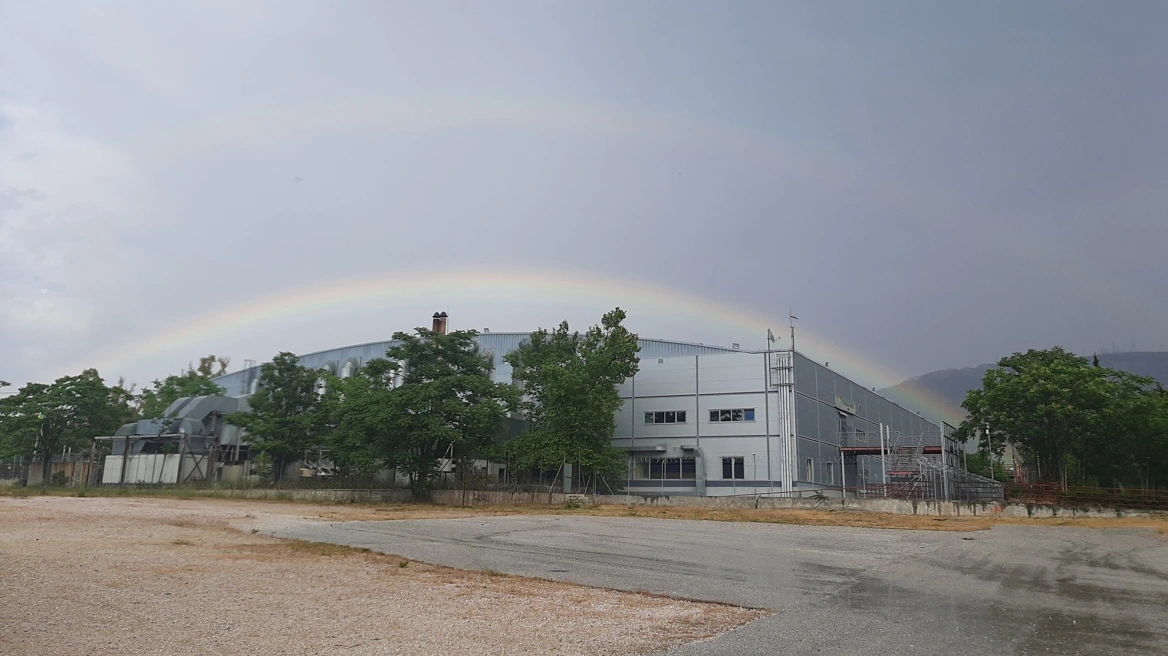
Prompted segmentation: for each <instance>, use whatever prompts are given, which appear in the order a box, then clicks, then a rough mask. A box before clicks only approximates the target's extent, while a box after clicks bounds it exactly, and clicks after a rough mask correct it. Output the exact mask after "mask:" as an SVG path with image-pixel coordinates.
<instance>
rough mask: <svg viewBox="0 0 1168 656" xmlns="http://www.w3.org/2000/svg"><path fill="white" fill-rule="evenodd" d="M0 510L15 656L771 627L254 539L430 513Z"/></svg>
mask: <svg viewBox="0 0 1168 656" xmlns="http://www.w3.org/2000/svg"><path fill="white" fill-rule="evenodd" d="M0 510H3V511H4V522H3V529H2V530H0V653H2V654H13V655H23V654H46V655H55V654H61V655H65V654H163V653H165V654H181V655H185V654H258V655H265V654H320V653H333V652H339V651H342V650H344V651H345V653H352V654H411V655H419V654H449V653H474V654H579V653H589V654H635V653H646V652H652V651H659V650H663V649H666V648H668V647H670V646H674V645H678V644H682V643H685V642H689V641H692V640H697V639H701V638H705V637H709V636H712V635H715V634H718V633H721V632H723V631H726V630H728V629H730V628H733V627H735V626H739V625H741V624H743V623H745V622H748V621H750V620H752V619H755V618H757V617H760V616H761V615H762V614H763V613H762V612H760V611H754V610H748V609H742V608H736V607H731V606H724V605H718V604H705V603H698V602H692V601H684V600H677V599H670V598H664V597H660V596H653V595H642V594H636V593H627V592H617V591H612V590H604V589H596V588H589V587H584V586H577V585H571V584H566V583H558V582H553V581H543V580H535V579H526V578H521V577H514V576H505V575H504V576H501V575H498V574H497V573H491V572H464V571H459V570H453V569H449V568H443V567H435V566H431V565H425V564H422V563H417V562H410V561H405V560H403V559H401V558H398V557H395V556H387V555H382V554H375V553H368V552H363V551H361V550H357V549H352V548H348V547H338V546H334V545H326V544H317V543H306V542H296V541H285V540H276V539H274V538H269V537H265V536H264V535H261V534H256V533H252V530H253V529H255V530H260V529H266V528H272V527H278V526H281V525H288V524H290V523H294V522H302V521H319V520H320V519H331V520H334V521H336V520H341V519H388V518H390V517H399V518H405V517H410V518H418V517H419V515H426V514H430V515H433V514H434V513H433V511H430V510H427V509H419V508H417V507H414V508H412V509H388V508H368V507H367V508H355V507H354V508H349V507H345V508H336V507H327V506H318V505H312V504H291V503H265V502H251V501H223V500H192V501H182V500H174V499H127V498H122V499H114V498H69V497H30V498H22V499H18V498H10V499H0ZM415 511H419V512H415ZM468 514H477V513H471V512H470V511H462V515H463V516H465V515H468ZM440 516H443V517H452V516H459V513H457V512H441V513H440Z"/></svg>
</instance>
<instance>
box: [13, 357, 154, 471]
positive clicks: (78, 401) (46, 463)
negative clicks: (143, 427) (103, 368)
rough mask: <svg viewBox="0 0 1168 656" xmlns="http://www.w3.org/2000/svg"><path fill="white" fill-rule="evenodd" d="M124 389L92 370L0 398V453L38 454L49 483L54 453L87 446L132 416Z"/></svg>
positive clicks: (109, 433)
mask: <svg viewBox="0 0 1168 656" xmlns="http://www.w3.org/2000/svg"><path fill="white" fill-rule="evenodd" d="M126 391H127V390H126V389H125V388H124V387H122V386H121V385H118V386H114V387H107V386H106V384H105V382H104V381H102V379H101V376H100V375H99V374H98V373H97V370H95V369H86V370H85V371H83V372H81V374H80V375H77V376H65V377H63V378H58V379H57V380H55V381H53V382H52V383H51V384H44V383H29V384H27V385H25V386H24V387H22V388H20V390H19V391H18V392H17V393H16V394H14V395H12V396H9V397H7V398H4V399H0V456H13V455H21V456H34V455H35V456H39V457H40V460H41V466H42V471H41V473H42V480H45V481H48V480H49V471H50V469H51V466H52V457H53V455H55V454H56V453H59V452H61V451H62V450H65V449H82V448H85V447H87V446H89V443H90V441H91V440H92V439H93V438H94V437H98V436H101V435H112V434H113V432H114V431H115V430H117V429H118V427H119V426H121V425H122V424H123V423H125V422H126V421H129V420H130V419H131V418H132V417H133V411H132V410H131V409H130V407H129V404H128V396H127V395H126V393H125V392H126Z"/></svg>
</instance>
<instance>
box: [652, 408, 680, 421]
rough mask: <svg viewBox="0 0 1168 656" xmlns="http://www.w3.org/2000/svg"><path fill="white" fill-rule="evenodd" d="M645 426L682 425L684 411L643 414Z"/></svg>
mask: <svg viewBox="0 0 1168 656" xmlns="http://www.w3.org/2000/svg"><path fill="white" fill-rule="evenodd" d="M645 423H646V424H684V423H685V410H662V411H658V412H646V413H645Z"/></svg>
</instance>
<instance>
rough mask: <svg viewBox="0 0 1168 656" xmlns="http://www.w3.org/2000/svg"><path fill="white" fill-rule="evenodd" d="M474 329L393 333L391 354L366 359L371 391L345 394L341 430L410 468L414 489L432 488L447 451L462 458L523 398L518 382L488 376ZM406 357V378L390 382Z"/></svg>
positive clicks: (479, 447) (372, 452)
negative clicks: (372, 362) (369, 362)
mask: <svg viewBox="0 0 1168 656" xmlns="http://www.w3.org/2000/svg"><path fill="white" fill-rule="evenodd" d="M476 334H477V333H476V332H475V331H463V330H460V331H454V332H451V333H448V334H441V333H435V332H433V331H430V330H426V329H424V328H418V329H417V333H416V334H408V333H400V332H399V333H395V334H394V336H393V338H394V340H397V341H398V342H399V344H398V345H396V346H393V347H391V348H390V349H389V350H388V351H387V352H386V357H387V358H389V362H387V363H385V364H377V365H376V368H373V367H370V366H368V365H367V366H366V367H365V369H366V371H365V373H364V375H363V376H362V378H364V379H366V380H367V381H368V382H367V383H366V384H367V385H368V386H369V390H370V394H369V395H368V396H365V397H362V398H361V399H360V402H358V401H357V399H353V400H350V399H348V398H346V399H345V402H346V403H347V404H348V403H353V405H352V406H350V408H351V409H350V408H347V409H346V411H345V419H347V420H348V423H346V422H345V421H344V420H342V424H341V426H339V427H338V429H339V431H340V432H341V433H342V434H343V435H344V436H345V438H346V439H349V438H350V437H351V438H352V440H353V442H354V443H358V444H360V443H364V444H365V445H366V448H367V451H366V453H367V454H368V456H369V457H373V458H376V459H380V460H382V461H383V462H384V463H386V464H389V465H392V466H395V467H396V468H397V469H398V470H399V471H401V472H404V473H405V474H406V475H407V476H409V479H410V487H411V489H412V490H413V492H414V494H415V496H418V497H420V496H422V495H424V494H425V492H426V490H427V489H429V487H430V486H431V484H432V482H433V479H434V477H435V474H436V472H437V468H438V461H439V460H440V459H441V458H443V457H445V456H446V455H447V454H449V455H450V457H452V458H454V459H459V460H462V461H464V462H465V461H467V460H469V459H471V458H473V457H475V456H476V455H479V454H480V453H482V452H483V451H484V450H485V449H486V448H487V447H488V446H489V445H490V444H491V443H492V441H493V439H494V438H495V436H496V435H498V434H499V433H500V432H501V431H502V429H503V426H504V423H505V419H506V416H507V413H508V411H510V410H511V409H513V408H514V407H515V405H516V402H517V400H518V399H517V397H518V394H517V392H516V390H515V388H514V387H513V386H511V385H508V384H505V383H496V382H493V381H492V380H491V376H490V372H491V363H490V362H489V361H488V360H487V359H486V358H485V357H483V356H481V355H480V354H479V353H478V351H477V348H476V344H475V341H474V337H475V335H476ZM398 363H403V364H402V365H399V364H398ZM403 365H404V371H401V385H400V386H398V387H395V388H392V389H388V388H389V387H390V386H391V384H392V383H390V379H391V378H392V376H393V375H396V374H397V373H398V372H399V367H403ZM343 389H344V390H345V391H346V393H347V392H348V391H349V388H348V387H345V388H343Z"/></svg>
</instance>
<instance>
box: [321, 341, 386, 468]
mask: <svg viewBox="0 0 1168 656" xmlns="http://www.w3.org/2000/svg"><path fill="white" fill-rule="evenodd" d="M399 371H400V367H399V365H398V364H397V363H394V362H390V361H389V360H386V359H384V358H377V359H373V360H369V361H368V362H366V363H365V366H363V367H361V368H360V369H358V370H357V372H356V373H354V374H353V375H352V376H351V377H349V378H344V379H340V378H334V379H332V380H330V381H329V384H328V386H327V392H326V394H325V397H324V399H323V405H324V407H325V408H326V412H327V413H328V417H329V420H328V421H329V423H330V425H331V426H332V427H333V429H332V431H331V432H330V433H329V442H328V444H329V454H330V456H331V457H332V460H333V462H334V463H335V464H336V465H337V467H338V468H340V469H341V470H343V471H351V472H356V473H362V474H369V473H373V472H376V471H378V470H379V469H381V468H383V467H385V468H393V467H394V466H395V462H396V458H395V456H396V447H397V444H398V441H397V440H396V439H395V438H396V437H397V433H396V432H395V431H397V430H398V428H399V426H398V425H397V423H396V422H395V421H394V412H395V410H394V406H393V402H392V398H391V395H392V392H393V389H394V380H395V377H396V376H397V375H398V372H399Z"/></svg>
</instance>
